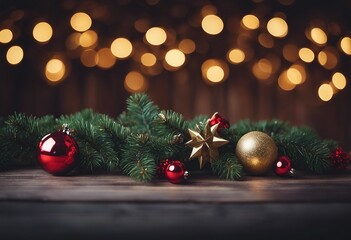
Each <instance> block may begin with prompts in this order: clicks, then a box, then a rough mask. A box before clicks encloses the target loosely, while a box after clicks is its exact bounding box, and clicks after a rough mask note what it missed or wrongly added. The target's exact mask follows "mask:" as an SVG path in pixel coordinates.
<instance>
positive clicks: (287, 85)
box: [278, 71, 296, 91]
mask: <svg viewBox="0 0 351 240" xmlns="http://www.w3.org/2000/svg"><path fill="white" fill-rule="evenodd" d="M278 85H279V87H280V88H281V89H282V90H284V91H291V90H293V89H294V88H295V87H296V85H295V84H293V83H292V82H291V81H290V80H289V78H288V76H287V71H283V72H282V73H281V74H280V75H279V78H278Z"/></svg>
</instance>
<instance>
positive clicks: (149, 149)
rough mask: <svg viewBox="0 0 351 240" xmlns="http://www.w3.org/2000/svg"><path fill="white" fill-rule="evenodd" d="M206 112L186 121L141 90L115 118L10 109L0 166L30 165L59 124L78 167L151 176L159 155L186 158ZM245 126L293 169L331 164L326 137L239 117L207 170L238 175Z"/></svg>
mask: <svg viewBox="0 0 351 240" xmlns="http://www.w3.org/2000/svg"><path fill="white" fill-rule="evenodd" d="M208 119H209V118H208V116H197V117H195V118H194V119H192V120H189V121H187V120H185V119H184V118H183V116H182V115H181V114H179V113H176V112H174V111H172V110H160V109H159V108H158V107H157V106H156V105H155V104H154V103H153V102H152V101H151V100H150V99H149V97H148V96H147V95H146V94H142V93H138V94H134V95H131V96H130V97H129V98H128V100H127V111H126V112H124V113H122V114H121V115H120V116H119V117H118V118H117V119H113V118H111V117H109V116H107V115H104V114H100V113H95V112H93V111H92V110H90V109H85V110H83V111H81V112H78V113H76V114H73V115H64V116H61V117H60V118H58V119H55V118H54V117H53V116H44V117H41V118H37V117H33V116H26V115H24V114H17V113H15V114H13V115H11V116H8V117H7V118H6V119H1V120H0V169H1V170H5V169H8V168H11V167H24V166H31V165H35V164H37V163H36V154H37V153H36V152H37V145H38V142H39V141H40V139H41V138H42V137H43V136H44V135H46V134H48V133H50V132H54V131H57V129H59V128H60V126H62V124H68V126H69V128H70V129H73V130H74V133H73V137H74V139H75V141H76V143H77V144H78V147H79V166H78V169H79V170H81V171H89V172H94V171H101V170H102V171H116V170H119V171H122V172H123V173H124V174H127V175H129V176H131V177H132V178H134V179H136V180H139V181H150V180H151V179H152V178H153V177H155V174H156V168H157V166H158V164H160V162H161V161H162V160H164V159H178V160H180V161H182V162H184V163H185V164H186V165H188V166H191V167H193V168H195V166H197V165H195V164H193V162H195V161H188V160H189V155H190V153H191V148H190V147H187V146H186V145H185V143H186V142H187V141H188V140H189V139H190V136H189V133H188V129H189V128H190V129H195V128H197V129H199V130H202V129H203V128H204V126H205V124H206V121H207V120H208ZM250 131H262V132H265V133H267V134H268V135H270V136H271V137H272V138H273V140H274V141H275V143H276V145H277V147H278V152H279V155H286V156H289V158H290V159H291V161H292V165H293V166H294V168H295V169H303V170H309V171H311V172H314V173H325V172H328V171H329V170H330V169H331V163H330V154H331V152H332V150H333V149H335V148H336V147H337V143H336V142H335V141H331V140H323V139H320V138H319V137H318V136H317V134H316V133H314V132H313V131H312V130H311V129H310V128H307V127H297V126H291V125H290V124H289V123H286V122H282V121H279V120H275V119H273V120H270V121H260V122H252V121H249V120H243V121H240V122H238V123H236V124H233V125H231V126H230V128H229V129H222V130H221V132H220V135H221V137H222V138H224V139H226V140H228V141H229V143H228V144H226V145H224V146H222V147H220V148H219V153H220V154H219V157H218V159H217V160H215V161H212V163H211V167H210V170H211V171H212V172H213V173H215V174H216V175H218V176H219V177H220V178H222V179H227V180H235V179H239V178H240V177H241V176H242V174H243V168H242V165H241V164H240V163H239V161H238V159H237V157H236V155H235V146H236V144H237V142H238V140H239V139H240V137H241V136H243V135H244V134H246V133H248V132H250Z"/></svg>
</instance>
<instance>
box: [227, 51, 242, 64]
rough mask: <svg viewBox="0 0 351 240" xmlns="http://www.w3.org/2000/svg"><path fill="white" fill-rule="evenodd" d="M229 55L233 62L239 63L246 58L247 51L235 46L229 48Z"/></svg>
mask: <svg viewBox="0 0 351 240" xmlns="http://www.w3.org/2000/svg"><path fill="white" fill-rule="evenodd" d="M227 57H228V60H229V61H230V62H231V63H233V64H239V63H242V62H243V61H244V60H245V53H244V51H243V50H241V49H238V48H233V49H231V50H229V52H228V55H227Z"/></svg>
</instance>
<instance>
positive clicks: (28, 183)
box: [0, 169, 351, 240]
mask: <svg viewBox="0 0 351 240" xmlns="http://www.w3.org/2000/svg"><path fill="white" fill-rule="evenodd" d="M349 226H351V172H350V171H347V172H345V173H342V174H338V175H323V176H315V175H307V174H301V175H298V176H296V177H295V178H280V177H277V176H273V175H269V176H263V177H246V178H244V179H243V180H241V181H224V180H219V179H218V178H217V177H216V176H211V175H207V174H203V173H196V174H195V175H194V174H193V177H192V179H191V180H190V181H188V182H187V183H186V184H181V185H174V184H171V183H169V182H167V181H166V180H156V181H153V182H151V183H139V182H136V181H134V180H133V179H131V178H129V177H126V176H122V175H120V174H95V175H72V176H66V177H55V176H51V175H49V174H47V173H46V172H44V171H43V170H41V169H22V170H11V171H6V172H0V239H257V238H260V239H283V240H284V239H351V231H350V230H349V229H350V227H349Z"/></svg>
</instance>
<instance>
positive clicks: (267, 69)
mask: <svg viewBox="0 0 351 240" xmlns="http://www.w3.org/2000/svg"><path fill="white" fill-rule="evenodd" d="M272 72H273V65H272V62H271V61H270V60H269V59H267V58H262V59H260V60H259V61H257V62H256V63H255V64H254V65H253V67H252V73H253V75H254V76H255V77H256V78H257V79H258V80H267V79H268V78H269V77H270V76H271V75H272Z"/></svg>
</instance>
